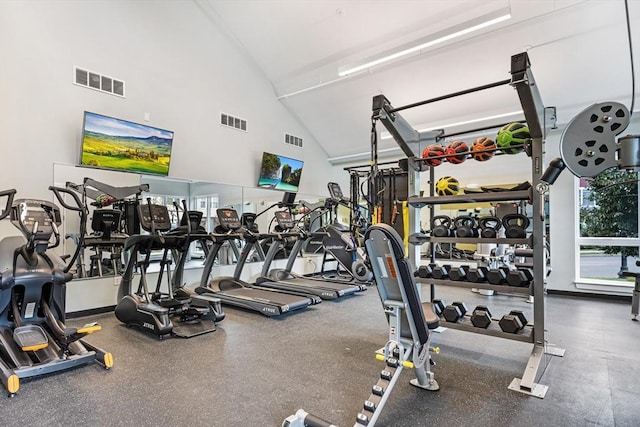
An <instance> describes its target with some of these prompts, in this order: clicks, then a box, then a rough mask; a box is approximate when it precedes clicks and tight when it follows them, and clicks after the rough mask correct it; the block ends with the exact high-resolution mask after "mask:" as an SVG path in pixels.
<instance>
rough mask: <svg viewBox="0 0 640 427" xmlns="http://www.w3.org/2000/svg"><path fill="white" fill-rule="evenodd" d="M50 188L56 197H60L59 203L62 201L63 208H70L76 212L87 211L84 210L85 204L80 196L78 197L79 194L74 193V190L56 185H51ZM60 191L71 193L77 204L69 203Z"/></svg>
mask: <svg viewBox="0 0 640 427" xmlns="http://www.w3.org/2000/svg"><path fill="white" fill-rule="evenodd" d="M49 190H51V191H53V194H54V195H55V196H56V199H58V203H60V204H61V205H62V207H63V208H65V209H68V210H70V211H74V212H84V211H85V210H84V206H83V204H82V202H81V201H80V197H78V195H77V194H76V193H74V192H73V191H71V190H69V189H68V188H63V187H56V186H53V185H51V186H49ZM60 193H64V194H69V195H70V196H71V197H72V198H73V201H74V203H75V206H71V205H70V204H69V203H67V202H66V201H65V200H64V199H63V198H62V194H60Z"/></svg>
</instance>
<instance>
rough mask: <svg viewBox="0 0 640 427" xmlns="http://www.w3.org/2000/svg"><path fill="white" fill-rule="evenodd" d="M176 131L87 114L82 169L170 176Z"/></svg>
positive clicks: (86, 112)
mask: <svg viewBox="0 0 640 427" xmlns="http://www.w3.org/2000/svg"><path fill="white" fill-rule="evenodd" d="M172 145H173V132H171V131H168V130H164V129H158V128H154V127H151V126H147V125H141V124H138V123H133V122H128V121H126V120H121V119H116V118H113V117H108V116H103V115H101V114H96V113H90V112H88V111H85V112H84V125H83V127H82V153H81V156H80V164H81V165H82V166H88V167H94V168H102V169H112V170H119V171H125V172H138V173H147V174H154V175H165V176H166V175H168V174H169V162H170V160H171V147H172Z"/></svg>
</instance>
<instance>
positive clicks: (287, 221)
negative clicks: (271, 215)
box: [276, 211, 295, 230]
mask: <svg viewBox="0 0 640 427" xmlns="http://www.w3.org/2000/svg"><path fill="white" fill-rule="evenodd" d="M276 221H277V222H278V225H279V226H280V227H282V228H283V229H285V230H291V229H292V228H293V227H294V226H295V224H294V221H293V217H292V216H291V214H290V213H289V211H277V212H276Z"/></svg>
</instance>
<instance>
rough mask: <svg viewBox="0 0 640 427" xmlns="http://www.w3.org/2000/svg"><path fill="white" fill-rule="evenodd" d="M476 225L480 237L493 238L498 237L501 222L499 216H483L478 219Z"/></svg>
mask: <svg viewBox="0 0 640 427" xmlns="http://www.w3.org/2000/svg"><path fill="white" fill-rule="evenodd" d="M478 227H480V237H483V238H485V239H495V238H496V237H498V231H500V228H502V222H500V218H497V217H495V216H483V217H482V218H480V219H478Z"/></svg>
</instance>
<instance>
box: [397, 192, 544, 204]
mask: <svg viewBox="0 0 640 427" xmlns="http://www.w3.org/2000/svg"><path fill="white" fill-rule="evenodd" d="M531 192H532V190H531V189H528V190H519V191H489V192H486V193H472V194H458V195H456V196H436V197H415V196H414V197H409V200H408V202H409V204H410V205H411V206H413V207H414V208H422V207H424V206H427V205H446V204H451V203H480V202H507V201H516V200H530V199H531V197H532V194H531Z"/></svg>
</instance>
